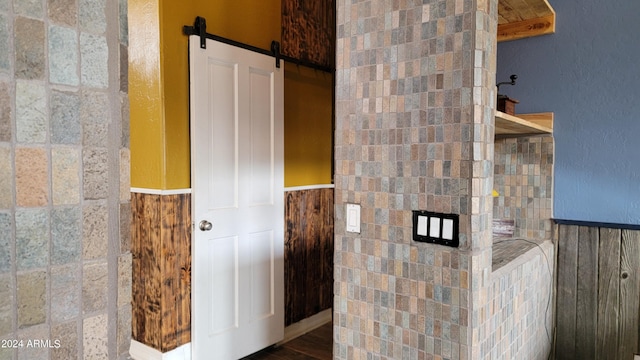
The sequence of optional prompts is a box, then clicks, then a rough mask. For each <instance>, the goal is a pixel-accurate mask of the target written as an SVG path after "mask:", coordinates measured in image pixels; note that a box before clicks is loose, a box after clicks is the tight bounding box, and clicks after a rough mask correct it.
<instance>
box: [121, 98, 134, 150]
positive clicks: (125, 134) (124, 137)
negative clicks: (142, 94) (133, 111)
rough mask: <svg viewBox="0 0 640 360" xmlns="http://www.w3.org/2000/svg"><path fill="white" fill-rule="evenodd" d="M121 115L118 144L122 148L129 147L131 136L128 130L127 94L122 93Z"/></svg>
mask: <svg viewBox="0 0 640 360" xmlns="http://www.w3.org/2000/svg"><path fill="white" fill-rule="evenodd" d="M120 104H121V115H122V127H121V128H122V133H121V134H120V141H121V144H120V146H121V147H123V148H127V149H129V148H131V145H130V143H131V136H130V132H129V128H130V125H129V124H130V118H129V113H130V111H129V96H127V94H123V95H122V96H121V101H120Z"/></svg>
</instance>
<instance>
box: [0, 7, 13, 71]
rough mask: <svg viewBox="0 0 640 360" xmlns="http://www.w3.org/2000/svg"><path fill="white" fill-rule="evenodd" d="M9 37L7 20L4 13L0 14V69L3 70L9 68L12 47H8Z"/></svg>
mask: <svg viewBox="0 0 640 360" xmlns="http://www.w3.org/2000/svg"><path fill="white" fill-rule="evenodd" d="M9 38H10V37H9V21H8V19H7V17H6V16H5V15H4V14H0V70H4V71H9V70H10V69H11V59H10V58H9V56H11V54H12V53H13V51H12V50H13V49H9Z"/></svg>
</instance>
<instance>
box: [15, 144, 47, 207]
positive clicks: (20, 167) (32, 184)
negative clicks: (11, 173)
mask: <svg viewBox="0 0 640 360" xmlns="http://www.w3.org/2000/svg"><path fill="white" fill-rule="evenodd" d="M15 156H16V160H15V161H16V203H17V205H18V206H22V207H36V206H46V205H47V204H48V202H49V183H48V177H49V176H48V174H49V172H48V159H47V153H46V150H45V149H42V148H17V149H16V155H15Z"/></svg>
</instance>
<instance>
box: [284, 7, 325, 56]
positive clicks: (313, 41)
mask: <svg viewBox="0 0 640 360" xmlns="http://www.w3.org/2000/svg"><path fill="white" fill-rule="evenodd" d="M335 8H336V4H335V0H322V1H320V0H316V1H309V0H282V49H281V51H282V53H283V54H284V55H287V56H291V57H293V58H296V59H300V60H305V61H308V62H311V63H314V64H317V65H322V66H326V67H330V68H334V67H335V38H336V36H335V27H336V10H335Z"/></svg>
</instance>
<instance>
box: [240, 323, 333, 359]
mask: <svg viewBox="0 0 640 360" xmlns="http://www.w3.org/2000/svg"><path fill="white" fill-rule="evenodd" d="M332 353H333V325H332V324H331V323H327V324H325V325H322V326H321V327H319V328H317V329H316V330H313V331H311V332H308V333H306V334H304V335H302V336H300V337H298V338H295V339H293V340H291V341H289V342H287V343H285V344H282V345H280V346H272V347H270V348H267V349H265V350H262V351H260V352H258V353H255V354H253V355H250V356H247V357H246V358H244V359H243V360H331V359H333V355H332Z"/></svg>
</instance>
